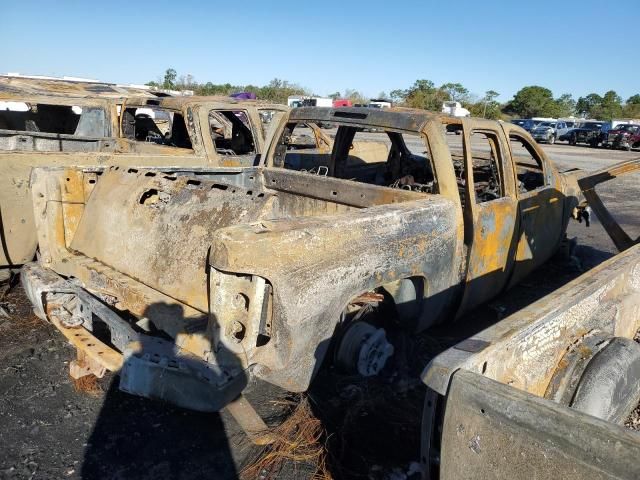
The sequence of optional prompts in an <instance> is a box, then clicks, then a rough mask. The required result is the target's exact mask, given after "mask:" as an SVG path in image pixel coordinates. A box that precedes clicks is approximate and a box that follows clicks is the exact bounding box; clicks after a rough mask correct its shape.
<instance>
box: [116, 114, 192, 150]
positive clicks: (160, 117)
mask: <svg viewBox="0 0 640 480" xmlns="http://www.w3.org/2000/svg"><path fill="white" fill-rule="evenodd" d="M122 115H123V118H122V133H123V135H124V136H125V137H126V138H128V139H129V140H133V141H136V142H147V143H154V144H157V145H165V146H169V147H177V148H188V149H191V148H192V146H191V139H190V138H189V132H188V130H187V126H186V124H185V121H184V117H183V116H182V114H181V113H178V112H173V111H171V110H166V109H163V108H159V107H153V106H147V107H128V108H126V109H125V111H124V112H123V113H122Z"/></svg>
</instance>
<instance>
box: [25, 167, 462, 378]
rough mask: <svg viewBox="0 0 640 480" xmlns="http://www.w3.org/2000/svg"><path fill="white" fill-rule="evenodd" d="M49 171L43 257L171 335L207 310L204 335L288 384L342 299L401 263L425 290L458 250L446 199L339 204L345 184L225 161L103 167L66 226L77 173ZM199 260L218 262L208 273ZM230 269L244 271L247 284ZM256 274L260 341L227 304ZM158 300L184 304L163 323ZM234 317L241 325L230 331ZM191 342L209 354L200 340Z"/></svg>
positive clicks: (443, 278)
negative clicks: (226, 165)
mask: <svg viewBox="0 0 640 480" xmlns="http://www.w3.org/2000/svg"><path fill="white" fill-rule="evenodd" d="M45 172H47V171H43V170H36V171H35V172H34V176H33V191H34V198H35V202H36V209H38V207H39V206H41V208H42V210H40V217H39V218H40V220H39V221H40V222H41V228H39V231H41V232H42V235H41V240H40V245H41V249H42V257H43V260H44V262H45V264H46V262H47V261H48V262H50V265H51V267H53V268H54V269H55V270H57V271H59V272H61V273H64V274H66V275H73V276H75V277H78V278H81V279H82V281H83V282H84V284H85V286H86V288H88V289H89V290H92V291H100V292H103V293H110V294H112V295H114V296H116V297H117V298H118V300H119V301H120V303H121V304H122V308H126V309H128V310H130V311H132V312H139V313H138V314H140V315H142V314H144V315H146V316H148V317H149V318H151V319H152V320H153V321H154V322H157V325H159V326H160V327H161V328H163V329H165V331H167V333H169V334H170V335H172V336H175V337H176V339H177V341H180V342H181V343H184V342H187V340H186V339H185V338H186V337H190V335H189V334H188V331H189V328H187V327H188V325H189V323H192V321H191V320H189V318H194V317H190V316H188V315H186V311H187V309H190V310H193V311H195V312H201V313H200V317H202V316H204V315H206V312H210V317H209V318H210V325H209V327H208V328H207V332H208V333H207V334H206V335H205V336H204V338H208V339H209V340H211V341H215V340H216V338H218V337H221V338H219V341H221V342H224V343H225V344H226V345H225V348H226V349H227V350H229V351H232V352H235V353H236V355H238V357H239V358H240V360H241V363H242V365H244V366H245V367H247V366H250V365H256V364H257V365H259V366H260V367H261V368H262V370H261V373H258V375H259V376H263V377H264V378H267V379H269V380H270V381H273V382H274V383H277V384H280V385H283V386H286V387H287V388H289V389H290V390H304V389H305V388H306V386H307V385H308V382H309V380H310V377H311V375H312V373H313V372H314V370H315V369H316V368H317V367H318V366H319V358H321V355H322V352H321V351H319V349H320V348H322V349H325V348H326V346H327V344H328V340H329V338H330V337H331V334H332V332H333V328H334V326H335V324H336V322H337V321H338V319H339V317H340V313H341V311H342V310H343V309H344V308H345V306H346V304H347V303H348V302H349V299H350V298H352V297H354V296H357V295H358V294H359V293H360V292H362V291H367V290H369V289H371V288H373V287H375V286H376V285H382V284H384V283H387V282H389V281H394V280H396V279H398V278H403V277H406V276H410V275H427V276H428V277H430V278H433V280H432V281H431V282H430V284H429V288H430V291H431V292H432V293H433V294H434V296H435V295H436V294H438V293H439V292H442V293H445V290H446V289H447V287H448V286H449V285H450V284H451V282H452V281H451V279H450V278H449V277H448V276H447V275H446V274H445V275H443V274H441V273H439V271H440V270H443V271H445V272H446V271H447V270H446V268H445V266H446V265H447V264H451V263H452V262H453V261H454V257H455V250H456V248H455V247H456V227H457V223H456V221H455V210H454V209H452V208H451V202H448V201H447V200H445V199H439V198H437V197H433V196H425V195H419V194H415V193H413V192H407V191H402V190H389V189H386V191H384V190H385V189H380V188H379V187H375V186H365V185H363V186H362V187H361V191H362V192H363V195H364V197H360V195H359V192H358V191H357V190H356V192H357V193H358V196H357V198H358V203H359V204H360V203H362V202H363V200H362V198H365V199H367V200H368V201H369V202H370V203H371V205H372V206H370V207H369V208H361V206H354V205H349V204H348V203H341V202H345V199H348V198H350V197H349V195H350V194H351V193H353V192H351V190H352V185H351V184H350V182H348V181H344V180H335V182H334V183H333V184H332V183H329V185H327V186H325V187H324V188H319V186H317V185H315V186H314V188H313V189H310V188H305V185H301V184H296V183H295V181H296V180H298V179H300V178H303V177H304V174H301V173H297V172H284V171H283V172H272V173H273V175H271V176H269V175H268V174H267V172H265V171H263V170H262V169H245V170H242V171H238V170H235V172H236V176H237V177H242V178H243V180H238V179H237V180H236V182H235V183H230V182H229V180H228V178H227V179H226V180H224V179H223V178H224V176H226V177H230V173H229V171H227V170H225V169H219V170H217V171H214V170H210V171H208V172H207V173H206V174H203V173H201V174H200V175H199V176H197V177H193V176H180V175H179V176H176V177H170V178H164V177H165V176H163V175H162V174H161V173H157V172H154V171H146V170H143V169H140V170H138V171H129V169H116V168H112V169H110V170H108V171H106V172H105V173H103V174H102V175H101V176H100V178H99V180H98V182H97V184H96V187H95V188H94V189H93V191H92V194H91V196H90V197H88V201H87V203H86V205H83V210H84V211H83V212H82V216H81V218H80V219H79V221H78V219H77V217H76V215H75V214H74V211H68V212H67V213H69V214H70V216H71V218H70V220H71V223H72V224H74V225H75V224H77V229H75V230H74V228H73V227H68V228H65V227H64V225H65V221H66V217H65V212H64V209H65V201H64V199H63V192H67V190H68V189H73V188H74V185H75V188H78V189H80V190H82V189H84V188H85V187H86V185H87V183H86V182H83V181H78V182H76V183H75V184H74V183H73V182H71V181H69V182H68V181H67V180H66V179H67V178H74V177H73V176H68V175H67V172H65V171H64V170H61V171H59V172H58V175H57V176H55V175H51V172H52V171H51V170H50V171H48V172H47V173H49V174H48V175H47V173H45ZM150 175H152V176H150ZM217 176H218V177H220V179H216V177H217ZM195 178H197V180H195ZM273 180H276V181H275V182H274V181H273ZM267 186H269V187H270V188H267ZM296 188H298V191H297V192H296ZM39 195H42V198H40V199H39ZM64 195H68V193H64ZM80 197H81V195H80V194H78V196H77V198H80ZM323 197H324V198H323ZM107 199H109V201H107ZM115 199H118V200H116V201H113V200H115ZM394 202H397V203H394ZM77 212H80V209H78V210H77ZM56 224H60V227H55V225H56ZM51 226H54V228H53V229H51ZM346 230H349V232H350V233H349V235H345V234H344V232H345V231H346ZM65 232H73V233H72V234H73V235H74V236H73V240H72V241H71V249H70V250H71V251H72V252H73V253H72V252H70V251H67V249H66V247H65V245H66V244H67V242H68V241H69V240H68V235H67V234H66V233H65ZM310 239H313V240H312V241H310ZM247 245H251V249H248V248H247ZM90 258H94V259H96V260H97V261H98V262H96V261H95V260H94V261H93V263H92V261H91V260H89V259H90ZM208 263H209V264H211V265H212V266H213V267H214V268H215V270H214V269H212V270H211V271H210V272H208V271H207V268H206V267H207V264H208ZM93 265H95V266H93ZM96 272H97V273H96ZM226 272H234V273H233V274H227V273H226ZM292 273H294V274H293V275H292ZM240 274H243V275H248V280H247V282H246V286H243V285H244V284H243V283H242V282H243V281H244V280H242V277H239V275H240ZM260 278H264V279H266V280H268V281H269V285H270V287H271V288H272V289H273V300H272V302H273V305H272V306H271V307H270V309H271V308H272V309H273V314H272V320H271V321H270V322H269V323H270V325H271V327H270V328H271V332H270V341H269V342H268V343H266V344H265V345H258V342H257V336H258V335H259V334H260V327H259V323H260V320H261V318H260V315H261V314H260V313H259V312H256V313H255V314H254V313H251V312H252V310H251V309H249V311H248V312H245V313H243V310H242V309H241V310H240V311H238V310H236V309H235V308H234V307H233V305H232V304H230V303H228V302H231V301H233V299H234V298H236V297H237V296H238V295H239V294H242V295H244V296H246V298H247V300H248V301H249V302H250V303H249V305H251V304H252V303H253V302H254V301H256V298H257V297H256V295H255V292H256V290H255V289H254V287H253V283H252V282H257V281H259V279H260ZM252 279H253V280H252ZM118 285H122V287H120V286H118ZM263 285H264V283H263ZM328 285H331V287H328ZM136 291H137V292H139V293H138V294H134V293H133V292H136ZM149 291H151V292H156V293H155V294H153V293H148V292H149ZM154 297H155V298H156V299H158V298H163V300H161V301H157V300H156V301H153V298H154ZM209 299H210V300H209ZM209 302H210V303H209ZM157 303H164V304H171V305H175V307H176V308H177V309H178V310H179V311H180V312H181V314H180V315H174V316H173V318H172V320H171V321H172V323H171V324H170V325H169V324H166V323H163V320H162V319H161V318H159V317H158V316H157V315H158V312H154V311H153V310H150V309H145V304H146V306H149V305H153V304H157ZM431 313H434V310H433V309H431ZM154 315H156V316H154ZM194 320H195V318H194ZM167 321H169V320H168V319H167ZM212 322H213V323H212ZM234 322H242V323H243V325H244V327H241V328H246V333H247V334H246V335H245V336H244V337H243V338H242V339H241V341H239V342H238V339H237V337H235V336H234V335H235V334H237V333H238V331H237V329H235V330H234V328H233V325H234ZM254 324H255V326H254ZM181 332H182V333H181ZM263 333H264V332H263ZM180 335H182V336H183V337H185V338H183V339H181V338H180ZM200 338H202V337H200ZM293 339H295V341H292V340H293ZM190 351H192V352H194V353H196V354H198V355H200V356H202V357H206V354H207V349H206V347H202V348H200V349H197V348H192V349H190ZM294 359H295V360H294Z"/></svg>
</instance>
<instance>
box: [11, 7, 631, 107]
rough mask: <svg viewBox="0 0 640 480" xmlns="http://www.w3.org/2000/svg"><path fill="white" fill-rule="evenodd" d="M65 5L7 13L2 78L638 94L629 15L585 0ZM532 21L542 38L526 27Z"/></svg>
mask: <svg viewBox="0 0 640 480" xmlns="http://www.w3.org/2000/svg"><path fill="white" fill-rule="evenodd" d="M62 3H63V5H62V6H56V5H48V4H40V3H39V2H36V1H24V2H21V3H20V4H17V3H15V2H12V3H11V4H8V5H5V6H4V7H3V10H4V12H3V13H4V15H3V17H4V19H5V22H4V28H3V29H2V32H1V33H0V40H1V41H2V43H3V45H4V51H5V55H3V57H2V58H0V71H3V72H19V73H20V74H22V75H44V76H54V77H62V76H71V77H81V78H91V79H96V80H99V81H103V82H109V83H120V84H145V83H147V82H151V81H156V80H157V79H158V78H159V77H161V76H162V75H163V73H164V71H165V70H166V69H167V68H174V69H175V70H176V71H177V72H178V75H185V76H186V75H192V76H193V77H194V79H195V81H197V82H198V83H206V82H212V83H214V84H225V83H230V84H233V85H238V86H246V85H257V86H260V85H266V84H267V83H268V82H269V81H270V80H272V79H274V78H279V79H282V80H286V81H288V82H290V83H292V84H296V85H299V86H300V87H302V88H305V89H308V90H309V91H311V92H313V93H314V94H317V95H322V96H328V95H330V94H332V93H334V92H336V91H339V92H341V93H344V92H345V90H346V89H352V90H357V91H359V92H362V93H363V94H364V95H365V96H366V97H368V98H376V97H377V96H378V95H379V94H380V93H381V92H386V93H387V95H388V94H389V93H390V91H392V90H395V89H407V88H409V87H410V86H411V85H412V84H413V83H414V82H415V81H416V80H418V79H427V80H431V81H433V82H434V83H435V84H436V85H437V86H439V85H442V84H444V83H447V82H459V83H461V84H462V85H464V86H465V87H466V88H467V89H468V90H469V92H470V93H471V94H473V95H475V96H478V97H481V96H482V95H484V92H485V91H487V90H495V91H497V92H498V93H499V94H500V95H499V97H498V100H499V101H500V102H501V103H505V102H507V101H509V100H510V99H511V98H512V97H513V95H514V94H515V93H516V92H517V91H518V90H519V89H521V88H523V87H525V86H531V85H539V86H542V87H545V88H548V89H550V90H551V91H552V92H553V95H554V97H558V96H560V95H562V94H565V93H569V94H571V95H572V96H573V98H574V99H578V98H579V97H583V96H586V95H588V94H589V93H597V94H599V95H603V94H604V93H605V92H606V91H608V90H614V91H616V92H617V93H618V94H619V95H620V96H621V97H622V99H623V100H624V101H626V99H627V98H629V97H630V96H632V95H634V94H636V93H639V91H640V88H638V87H636V84H635V82H634V78H637V77H638V74H639V73H640V67H638V66H637V64H638V62H630V61H629V59H633V58H634V56H633V54H634V53H635V49H634V45H635V44H634V42H633V41H625V40H624V39H620V38H618V37H619V36H620V35H619V32H621V31H625V30H626V31H631V32H632V31H634V30H633V29H634V28H635V26H634V24H633V23H634V20H633V18H632V17H633V16H631V15H628V16H626V17H624V16H620V15H619V12H615V13H614V12H611V11H610V9H603V8H602V4H601V3H596V2H595V1H590V0H583V1H580V2H578V1H575V0H569V1H566V2H564V3H562V4H561V5H559V4H557V3H554V4H552V3H550V2H549V3H548V5H550V6H553V9H552V10H553V11H552V12H549V9H548V8H546V7H545V3H544V2H543V3H541V2H538V3H536V4H535V5H532V4H527V5H498V2H496V3H494V4H493V5H495V6H494V7H492V6H487V3H486V2H485V3H483V4H482V5H477V4H475V3H474V2H469V1H467V2H463V4H465V5H464V6H459V7H457V8H456V10H455V12H453V11H450V9H448V8H447V7H446V6H445V5H442V4H440V3H430V4H427V3H424V4H423V3H421V2H406V5H409V6H407V7H406V8H405V9H401V8H395V9H394V10H391V11H389V12H386V11H385V12H384V14H380V13H379V12H381V11H384V10H383V7H385V6H387V4H386V3H382V2H378V1H373V2H366V3H365V2H352V3H350V4H348V5H343V4H338V3H337V2H335V1H328V2H326V3H325V5H326V8H325V9H323V10H318V9H317V8H314V7H307V6H304V5H298V4H296V3H294V2H290V1H288V0H287V1H284V2H280V3H279V4H278V5H277V6H271V5H264V4H262V3H255V4H248V5H246V6H245V7H244V10H243V13H242V14H238V13H237V12H236V11H235V9H234V8H233V7H232V6H229V5H219V6H218V5H212V4H202V5H199V4H198V3H197V2H194V1H185V2H184V3H183V4H181V5H179V6H177V7H176V6H174V5H173V4H171V3H170V2H166V1H165V0H162V1H157V2H154V3H153V4H151V3H150V2H149V5H153V7H154V9H153V11H151V10H149V9H145V8H143V6H142V7H141V6H138V8H137V10H136V12H128V11H127V10H130V9H129V8H128V7H129V4H127V3H125V2H122V1H121V0H117V1H115V2H113V3H112V4H111V5H112V7H111V8H109V9H108V10H107V11H105V12H101V13H100V14H99V15H96V14H95V10H94V9H93V8H92V7H91V6H86V5H85V4H82V3H80V2H75V1H69V2H66V3H65V2H62ZM35 5H38V7H37V8H34V6H35ZM458 5H460V4H458ZM405 10H406V11H410V12H411V15H406V14H405V12H404V11H405ZM122 12H127V13H126V14H123V13H122ZM138 12H140V13H138ZM167 12H179V13H180V15H170V14H168V13H167ZM246 12H248V14H247V13H246ZM550 13H552V14H550ZM523 18H526V19H527V25H536V27H537V31H536V32H535V33H527V32H526V29H523V28H522V19H523ZM566 18H569V19H570V20H569V21H567V20H566ZM561 19H562V20H561ZM25 20H28V26H29V28H28V29H25V28H24V21H25ZM181 20H184V24H181V22H180V21H181ZM345 20H348V21H347V22H345ZM426 20H428V21H426ZM62 26H66V28H61V27H62ZM378 27H379V28H378ZM380 32H382V34H381V33H380ZM585 32H589V33H588V34H586V33H585ZM27 33H28V34H27ZM47 38H54V39H55V40H56V41H55V42H54V41H46V39H47ZM81 38H88V39H89V41H84V42H80V41H79V39H81ZM607 38H610V39H611V41H605V39H607ZM585 39H586V40H585ZM65 45H71V47H69V46H65ZM349 45H355V47H354V48H352V49H349V48H348V46H349ZM434 45H436V47H434ZM221 65H223V66H224V68H221ZM603 65H606V66H608V67H610V68H603V67H602V66H603ZM123 66H124V67H127V68H123ZM613 67H615V68H613ZM615 72H618V73H615Z"/></svg>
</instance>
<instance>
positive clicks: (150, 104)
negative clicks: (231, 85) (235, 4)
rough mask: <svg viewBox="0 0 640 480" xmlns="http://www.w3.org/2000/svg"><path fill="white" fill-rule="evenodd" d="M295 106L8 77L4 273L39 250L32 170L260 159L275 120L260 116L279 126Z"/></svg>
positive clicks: (3, 85)
mask: <svg viewBox="0 0 640 480" xmlns="http://www.w3.org/2000/svg"><path fill="white" fill-rule="evenodd" d="M286 110H287V108H286V107H283V106H282V105H272V104H267V103H261V102H256V101H238V100H234V99H230V98H224V97H193V96H183V97H159V96H157V95H156V94H154V93H152V92H151V91H145V90H141V89H139V88H132V87H124V86H120V85H114V84H106V83H90V82H73V81H63V80H42V79H29V78H15V77H0V165H1V166H0V172H1V174H0V275H1V274H2V273H3V272H7V271H8V269H10V268H18V267H19V266H20V265H22V264H24V263H26V262H29V261H31V260H33V258H34V255H35V252H36V246H37V239H36V232H35V224H34V218H33V206H32V204H31V193H30V190H29V175H30V173H31V169H32V168H33V167H37V166H64V165H86V166H91V165H93V166H104V165H130V166H143V165H153V166H158V167H160V166H171V167H175V166H189V167H194V168H195V167H207V166H209V167H210V166H218V165H253V164H254V163H256V162H257V159H258V158H259V156H260V154H261V153H262V152H263V151H264V149H265V145H266V144H267V143H268V141H267V140H266V139H267V136H268V135H269V128H270V126H271V124H266V123H264V122H263V121H262V120H261V118H269V119H272V118H274V119H275V121H274V124H276V123H277V118H278V117H279V116H280V115H282V114H284V112H286ZM261 113H269V115H268V116H263V117H261V115H260V114H261Z"/></svg>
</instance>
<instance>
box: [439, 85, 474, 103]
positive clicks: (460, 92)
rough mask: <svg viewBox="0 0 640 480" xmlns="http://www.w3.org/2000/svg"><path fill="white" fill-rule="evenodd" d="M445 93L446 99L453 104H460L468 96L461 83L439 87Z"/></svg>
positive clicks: (467, 91)
mask: <svg viewBox="0 0 640 480" xmlns="http://www.w3.org/2000/svg"><path fill="white" fill-rule="evenodd" d="M440 90H442V91H443V92H445V93H446V94H447V96H448V97H449V98H448V99H449V100H451V101H453V102H462V101H465V100H466V99H467V97H468V96H469V90H467V89H466V88H464V87H463V86H462V84H461V83H445V84H443V85H442V86H441V87H440Z"/></svg>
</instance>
